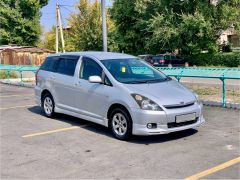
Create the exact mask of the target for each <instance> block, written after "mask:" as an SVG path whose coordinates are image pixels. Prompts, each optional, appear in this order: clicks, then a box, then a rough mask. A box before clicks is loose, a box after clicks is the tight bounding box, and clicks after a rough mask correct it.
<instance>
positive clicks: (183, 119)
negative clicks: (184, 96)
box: [175, 112, 196, 123]
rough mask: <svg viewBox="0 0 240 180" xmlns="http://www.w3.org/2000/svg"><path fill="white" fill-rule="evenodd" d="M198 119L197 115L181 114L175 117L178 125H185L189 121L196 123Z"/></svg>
mask: <svg viewBox="0 0 240 180" xmlns="http://www.w3.org/2000/svg"><path fill="white" fill-rule="evenodd" d="M195 119H196V113H195V112H194V113H188V114H181V115H177V116H176V117H175V121H176V123H183V122H188V121H194V120H195Z"/></svg>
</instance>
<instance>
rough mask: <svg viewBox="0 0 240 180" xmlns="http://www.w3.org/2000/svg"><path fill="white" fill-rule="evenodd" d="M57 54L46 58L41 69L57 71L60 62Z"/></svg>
mask: <svg viewBox="0 0 240 180" xmlns="http://www.w3.org/2000/svg"><path fill="white" fill-rule="evenodd" d="M58 58H59V57H57V56H50V57H47V58H46V59H45V61H44V62H43V64H42V65H41V67H40V69H41V70H45V71H53V72H54V71H55V70H56V65H57V62H58Z"/></svg>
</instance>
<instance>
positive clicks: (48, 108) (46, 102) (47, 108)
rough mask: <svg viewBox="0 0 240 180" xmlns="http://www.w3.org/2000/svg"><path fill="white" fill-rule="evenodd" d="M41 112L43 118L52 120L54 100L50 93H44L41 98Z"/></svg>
mask: <svg viewBox="0 0 240 180" xmlns="http://www.w3.org/2000/svg"><path fill="white" fill-rule="evenodd" d="M41 108H42V111H43V113H44V115H45V116H47V117H50V118H52V117H53V116H54V115H55V113H54V108H55V104H54V100H53V97H52V95H51V94H50V93H46V94H45V95H44V96H43V98H42V105H41Z"/></svg>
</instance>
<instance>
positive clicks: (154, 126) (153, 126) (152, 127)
mask: <svg viewBox="0 0 240 180" xmlns="http://www.w3.org/2000/svg"><path fill="white" fill-rule="evenodd" d="M147 128H148V129H154V128H157V124H156V123H148V124H147Z"/></svg>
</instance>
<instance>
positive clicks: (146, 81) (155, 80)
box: [125, 78, 167, 84]
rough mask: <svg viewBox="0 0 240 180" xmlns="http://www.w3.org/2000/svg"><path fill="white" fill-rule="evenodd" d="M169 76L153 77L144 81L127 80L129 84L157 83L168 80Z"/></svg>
mask: <svg viewBox="0 0 240 180" xmlns="http://www.w3.org/2000/svg"><path fill="white" fill-rule="evenodd" d="M166 80H167V78H165V79H151V80H144V81H130V82H125V83H127V84H144V83H156V82H163V81H166Z"/></svg>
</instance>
